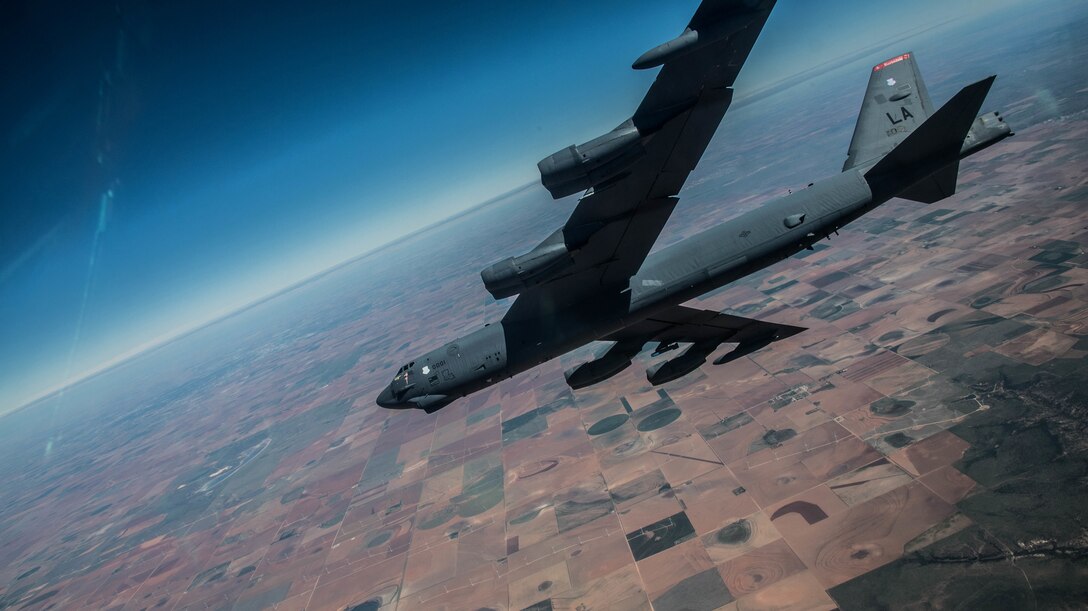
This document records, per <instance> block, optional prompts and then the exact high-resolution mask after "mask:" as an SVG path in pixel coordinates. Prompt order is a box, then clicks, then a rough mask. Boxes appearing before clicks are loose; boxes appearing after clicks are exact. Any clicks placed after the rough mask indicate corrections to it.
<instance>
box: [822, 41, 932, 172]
mask: <svg viewBox="0 0 1088 611" xmlns="http://www.w3.org/2000/svg"><path fill="white" fill-rule="evenodd" d="M932 113H933V102H931V101H930V99H929V92H928V91H926V85H925V83H924V82H923V81H922V75H921V73H919V71H918V65H917V64H916V63H915V62H914V54H913V53H904V54H902V55H900V56H898V57H893V58H891V59H889V60H888V61H886V62H882V63H879V64H877V65H876V66H873V71H872V73H870V75H869V86H868V87H867V88H866V89H865V99H864V100H862V103H861V112H860V113H859V115H858V123H857V125H856V126H855V127H854V137H853V139H852V140H851V141H850V151H849V153H848V157H847V159H846V165H844V166H843V171H844V172H845V171H846V170H849V169H851V168H855V167H857V166H860V165H865V164H866V163H867V162H870V161H874V160H877V159H880V158H881V157H883V156H884V155H887V154H888V153H889V152H890V151H891V150H892V149H894V148H895V147H896V146H897V145H898V144H899V143H900V142H902V141H903V140H904V139H906V137H907V135H908V134H910V133H911V132H913V131H914V130H915V129H917V128H918V126H919V125H921V124H922V122H923V121H925V120H926V118H927V117H929V115H930V114H932Z"/></svg>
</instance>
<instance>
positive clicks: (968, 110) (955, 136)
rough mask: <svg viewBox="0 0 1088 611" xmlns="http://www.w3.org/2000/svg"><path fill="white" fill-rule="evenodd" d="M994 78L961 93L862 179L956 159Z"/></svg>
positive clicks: (982, 81)
mask: <svg viewBox="0 0 1088 611" xmlns="http://www.w3.org/2000/svg"><path fill="white" fill-rule="evenodd" d="M995 78H996V77H994V76H990V77H987V78H984V79H982V80H981V81H979V82H977V83H973V84H971V85H968V86H966V87H964V88H963V89H961V90H960V92H959V93H957V94H956V95H954V96H952V99H951V100H949V101H948V103H947V104H945V105H944V106H941V107H940V108H939V109H938V110H937V112H935V113H933V116H931V117H930V118H928V119H926V120H925V121H924V122H923V123H922V124H921V125H920V126H919V127H918V129H916V130H914V132H912V133H911V134H910V135H909V136H907V137H906V139H905V140H903V142H901V143H900V144H899V145H898V146H896V147H895V148H894V149H892V152H890V153H888V154H887V155H885V156H884V158H883V159H881V160H880V161H879V162H878V163H877V164H876V165H875V166H873V167H872V168H871V169H870V170H869V171H868V172H866V173H865V175H866V176H867V177H868V176H873V175H879V174H884V173H887V172H892V171H897V170H899V169H901V168H905V167H909V166H914V165H920V164H926V163H929V162H932V161H935V160H939V161H943V162H944V163H943V164H942V165H947V164H949V163H952V162H953V161H955V160H957V159H959V155H960V148H961V147H963V141H964V139H965V138H967V132H969V131H971V125H972V124H973V123H974V122H975V117H976V116H977V115H978V111H979V109H980V108H982V102H983V101H985V100H986V94H987V93H989V92H990V86H991V85H993V83H994V79H995Z"/></svg>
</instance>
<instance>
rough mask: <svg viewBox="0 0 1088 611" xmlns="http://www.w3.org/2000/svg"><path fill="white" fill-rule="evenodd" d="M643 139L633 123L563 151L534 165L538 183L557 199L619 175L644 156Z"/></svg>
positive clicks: (627, 123)
mask: <svg viewBox="0 0 1088 611" xmlns="http://www.w3.org/2000/svg"><path fill="white" fill-rule="evenodd" d="M642 139H643V135H642V134H641V133H640V132H639V130H638V128H637V127H635V124H634V122H633V121H630V120H628V121H625V122H624V123H623V124H622V125H620V126H619V127H617V128H616V129H614V130H612V131H610V132H608V133H607V134H605V135H603V136H600V137H599V138H594V139H593V140H590V141H589V142H586V143H585V144H580V145H578V146H574V145H571V146H568V147H567V148H565V149H563V150H561V151H559V152H558V153H555V154H554V155H552V156H550V157H546V158H544V159H542V160H541V161H540V163H538V164H536V165H537V168H539V169H540V182H541V183H542V184H543V185H544V188H546V189H547V190H548V192H550V193H551V194H552V197H554V198H555V199H559V198H560V197H566V196H567V195H570V194H572V193H577V192H579V191H585V190H586V189H588V188H590V187H592V186H594V185H600V184H601V183H604V182H607V181H609V180H611V179H613V178H617V177H620V176H622V175H623V173H624V172H625V171H626V170H627V169H628V168H630V167H631V166H632V165H633V164H634V163H635V162H636V161H638V160H639V159H641V158H642V157H643V156H644V155H645V154H646V149H645V148H644V147H643V145H642Z"/></svg>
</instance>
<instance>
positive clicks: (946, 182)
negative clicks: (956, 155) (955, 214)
mask: <svg viewBox="0 0 1088 611" xmlns="http://www.w3.org/2000/svg"><path fill="white" fill-rule="evenodd" d="M959 175H960V162H959V161H958V160H957V161H955V162H953V163H952V165H946V166H944V167H943V168H941V169H939V170H937V171H936V172H934V173H932V174H930V175H929V176H927V177H925V178H923V179H922V180H920V181H918V182H917V183H915V184H914V185H913V186H912V187H910V188H908V189H907V190H906V191H903V192H902V193H900V194H899V197H901V198H903V199H909V200H911V201H913V202H918V203H920V204H935V203H937V202H939V201H941V200H942V199H944V198H946V197H949V196H951V195H955V193H956V180H957V179H958V178H959Z"/></svg>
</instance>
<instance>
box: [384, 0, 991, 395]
mask: <svg viewBox="0 0 1088 611" xmlns="http://www.w3.org/2000/svg"><path fill="white" fill-rule="evenodd" d="M773 6H774V2H773V0H704V1H703V3H702V4H701V5H700V7H699V9H698V10H697V11H696V14H695V16H694V17H693V18H692V20H691V22H689V24H688V26H687V28H686V29H685V31H684V33H682V34H681V35H680V37H679V38H677V39H676V40H673V41H670V42H668V43H665V44H663V45H660V46H658V47H655V48H654V49H652V50H651V51H649V52H647V53H646V54H644V55H643V56H642V57H641V58H639V60H637V61H636V62H635V66H634V67H635V68H645V67H652V66H656V65H663V68H662V69H661V72H660V73H659V74H658V77H657V79H656V80H655V82H654V84H653V85H652V86H651V88H650V91H649V92H648V93H647V94H646V97H645V99H644V100H643V102H642V103H641V104H640V105H639V108H638V109H637V110H636V111H635V114H634V115H633V116H632V118H631V119H629V120H628V121H625V122H624V123H623V124H621V125H620V126H619V127H617V128H616V130H613V131H612V132H610V133H609V134H606V135H605V136H602V137H600V138H596V139H593V140H590V141H589V142H587V143H586V144H584V145H579V146H571V147H568V148H567V149H564V150H562V151H560V152H558V153H556V154H555V155H552V156H550V157H548V158H546V159H545V160H543V161H541V163H540V164H539V167H540V170H541V180H542V182H543V184H544V185H545V187H547V188H548V189H549V190H550V191H551V192H552V193H553V195H554V196H556V197H561V196H563V195H566V194H569V193H572V192H577V191H578V190H581V189H588V191H587V192H586V194H585V195H583V197H582V198H581V200H580V201H579V204H578V206H577V207H576V209H575V210H574V212H573V213H572V214H571V217H570V219H568V221H567V223H566V224H565V225H564V226H563V227H561V228H559V229H557V230H556V232H555V233H553V234H552V235H551V236H549V237H548V238H547V239H546V240H544V242H542V243H541V244H540V245H539V246H537V247H536V248H534V249H533V250H531V251H530V252H528V253H525V254H523V255H520V256H516V257H510V258H507V259H505V260H503V261H500V262H498V263H496V264H494V265H492V266H490V267H488V268H487V269H485V270H484V271H483V272H482V273H481V278H482V280H483V282H484V285H485V286H486V287H487V289H488V291H490V292H491V293H492V295H494V296H495V297H496V298H502V297H507V296H511V295H515V294H516V295H518V297H517V299H516V300H515V302H514V304H513V305H512V306H511V307H510V309H509V310H508V311H507V313H506V315H505V316H504V317H503V319H502V320H501V321H499V322H495V323H492V324H489V325H487V326H485V327H483V328H482V329H479V330H477V331H475V332H473V333H471V334H469V335H467V336H465V337H463V338H459V339H457V340H454V341H452V342H449V343H448V344H446V345H444V346H442V347H440V348H437V349H435V350H433V351H431V352H429V353H427V354H425V355H423V356H421V357H419V358H417V359H415V360H414V361H411V362H409V363H407V364H405V365H404V366H403V367H401V368H400V370H399V371H398V372H397V374H396V376H395V377H394V379H393V381H392V382H391V383H390V384H389V386H388V387H386V388H385V389H384V390H383V391H382V392H381V394H380V395H379V396H378V399H377V402H378V404H379V405H381V406H383V407H388V408H392V409H409V408H417V409H423V410H426V411H427V412H433V411H435V410H437V409H440V408H442V407H444V406H445V405H448V404H449V403H451V402H452V401H454V400H456V399H457V398H459V397H463V396H465V395H468V394H470V393H473V392H476V391H478V390H480V389H482V388H486V387H488V386H490V385H492V384H495V383H497V382H499V381H501V380H503V379H506V378H509V377H512V376H514V375H516V374H518V373H521V372H523V371H526V370H528V369H531V368H532V367H535V366H536V365H538V364H540V363H543V362H545V361H548V360H550V359H552V358H555V357H557V356H559V355H561V354H564V353H566V352H569V351H570V350H573V349H575V348H578V347H580V346H583V345H585V344H587V343H589V342H592V341H597V340H602V341H609V342H613V343H612V345H611V346H610V347H609V349H608V350H607V351H605V352H604V353H602V354H601V355H600V356H599V357H597V358H596V359H594V360H591V361H589V362H587V363H584V364H582V365H580V366H578V367H575V368H574V369H572V370H571V371H569V372H567V383H568V384H569V385H570V386H571V387H572V388H574V389H578V388H583V387H585V386H588V385H591V384H594V383H597V382H599V381H601V380H604V379H607V378H608V377H611V376H613V375H615V374H617V373H619V372H620V371H623V370H624V369H626V368H627V367H629V366H630V364H631V360H632V358H633V357H634V356H635V355H637V354H638V353H639V352H640V351H641V350H642V349H643V347H644V346H645V345H646V344H647V343H650V342H657V345H658V348H657V350H656V351H655V355H656V354H657V353H663V352H668V351H671V350H674V349H678V348H679V344H688V345H687V347H686V348H684V349H683V350H682V351H680V352H679V353H678V354H677V355H675V356H673V357H672V358H671V359H669V360H667V361H664V362H661V363H658V364H655V365H654V366H652V367H651V368H650V369H649V370H648V371H647V379H648V380H649V381H650V382H651V383H652V384H655V385H656V384H661V383H664V382H667V381H670V380H674V379H677V378H680V377H682V376H684V375H686V374H687V373H690V372H691V371H693V370H694V369H696V368H698V367H699V366H701V365H702V364H703V363H705V362H706V359H707V357H708V356H709V355H710V354H711V353H712V352H713V351H714V350H716V349H717V348H718V347H719V346H720V345H721V344H723V343H733V344H736V347H735V348H734V349H733V350H732V351H731V352H729V353H727V354H725V355H723V356H722V357H720V358H718V359H717V360H715V364H725V363H728V362H730V361H733V360H736V359H737V358H740V357H742V356H744V355H746V354H750V353H752V352H754V351H757V350H759V349H761V348H763V347H765V346H766V345H768V344H770V343H771V342H773V341H777V340H780V339H783V338H785V337H789V336H791V335H794V334H797V333H800V332H802V331H803V330H804V329H802V328H800V327H794V326H789V325H782V324H776V323H774V322H769V321H758V320H753V319H749V318H744V317H740V316H732V315H728V314H723V313H719V312H713V311H707V310H698V309H694V308H688V307H685V306H682V305H680V304H681V303H683V302H685V301H687V300H690V299H692V298H694V297H698V296H699V295H702V294H703V293H706V292H708V291H711V290H714V289H717V288H719V287H722V286H725V285H727V284H729V283H730V282H733V281H735V280H737V279H739V278H743V277H744V276H746V275H748V274H751V273H753V272H756V271H758V270H761V269H763V268H765V267H767V266H769V265H772V264H774V263H775V262H777V261H780V260H782V259H785V258H787V257H789V256H791V255H793V254H796V253H797V252H798V251H800V250H802V249H805V248H810V247H811V246H812V244H814V243H815V242H817V241H819V240H822V239H824V238H827V237H829V236H830V235H831V234H832V233H834V232H836V231H837V230H838V229H841V228H842V227H843V226H845V225H846V224H847V223H849V222H851V221H853V220H855V219H857V218H858V217H860V216H862V215H863V214H865V213H866V212H868V211H870V210H872V209H873V208H874V207H876V206H878V205H880V204H882V203H884V202H885V201H887V200H888V199H890V198H892V197H896V196H899V197H905V198H908V199H914V200H916V201H922V202H930V201H937V200H939V199H942V198H944V197H947V196H948V195H951V194H952V193H954V192H955V183H956V176H957V173H958V168H959V161H960V159H962V158H963V157H966V156H967V155H970V154H973V153H975V152H978V151H980V150H982V149H984V148H986V147H988V146H990V145H992V144H994V143H996V142H998V141H1000V140H1002V139H1004V138H1006V137H1008V136H1010V135H1012V132H1011V130H1010V129H1009V126H1008V125H1007V124H1005V122H1004V121H1003V119H1001V117H1000V115H999V114H997V113H990V114H986V115H982V116H977V115H978V112H979V109H980V106H981V104H982V102H983V100H984V99H985V96H986V93H987V92H988V91H989V88H990V86H991V85H992V83H993V77H990V78H988V79H984V80H982V81H979V82H977V83H974V84H972V85H969V86H967V87H965V88H964V89H963V90H961V91H960V93H958V94H956V96H954V97H953V98H952V99H951V100H950V101H949V102H948V103H946V104H945V105H944V106H942V107H941V108H940V109H938V110H934V109H933V107H932V102H931V101H930V99H929V94H928V93H927V92H926V89H925V84H924V83H923V81H922V78H921V75H920V73H919V71H918V67H917V65H916V63H915V59H914V55H913V54H912V53H904V54H902V55H899V56H896V57H894V58H892V59H889V60H888V61H886V62H883V63H881V64H878V65H876V66H874V67H873V72H872V74H871V76H870V80H869V85H868V87H867V89H866V92H865V97H864V98H863V102H862V107H861V112H860V114H859V117H858V124H857V127H856V129H855V131H854V137H853V139H852V141H851V144H850V149H849V152H848V160H847V162H846V166H845V167H844V170H843V172H842V173H841V174H838V175H836V176H832V177H830V178H827V179H824V180H822V181H819V182H816V183H814V184H812V185H811V186H809V187H808V188H807V189H804V190H801V191H798V192H795V193H791V194H789V195H787V196H785V197H782V198H779V199H776V200H774V201H771V202H768V203H766V204H764V205H763V206H762V207H760V208H758V209H756V210H753V211H751V212H748V213H746V214H743V215H741V216H739V217H737V218H734V219H732V220H730V221H727V222H724V223H721V224H720V225H717V226H715V227H712V228H710V229H708V230H706V231H704V232H702V233H700V234H698V235H695V236H692V237H690V238H688V239H686V240H683V241H682V242H679V243H677V244H674V245H672V246H670V247H668V248H665V249H662V250H660V251H659V252H656V253H654V254H652V255H648V253H649V251H650V249H651V247H652V246H653V244H654V242H655V241H656V239H657V237H658V235H659V233H660V231H661V228H662V227H663V226H664V224H665V222H666V221H667V220H668V218H669V215H670V214H671V213H672V210H673V208H675V206H676V205H677V199H676V197H675V195H676V194H677V193H678V192H679V191H680V188H681V186H683V183H684V181H685V180H686V179H687V176H688V174H689V173H690V172H691V170H692V169H693V168H694V167H695V164H696V163H698V160H699V158H700V157H701V156H702V154H703V151H704V150H705V149H706V146H707V144H708V143H709V141H710V138H711V137H712V136H713V134H714V131H715V130H716V129H717V126H718V124H719V123H720V121H721V119H722V117H723V116H724V114H725V112H726V110H727V109H728V107H729V103H730V101H731V100H732V89H731V86H732V84H733V81H734V79H735V78H736V75H737V73H738V72H739V70H740V67H741V65H742V64H743V63H744V60H745V58H747V56H748V52H749V51H750V50H751V48H752V45H753V44H754V43H755V40H756V37H757V36H758V35H759V32H760V30H761V29H762V27H763V24H764V23H765V22H766V19H767V16H768V15H769V14H770V11H771V9H772V8H773ZM693 32H694V34H693ZM572 189H573V190H572Z"/></svg>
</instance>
